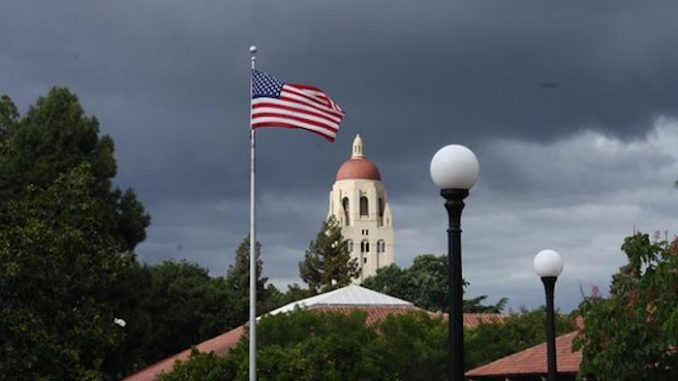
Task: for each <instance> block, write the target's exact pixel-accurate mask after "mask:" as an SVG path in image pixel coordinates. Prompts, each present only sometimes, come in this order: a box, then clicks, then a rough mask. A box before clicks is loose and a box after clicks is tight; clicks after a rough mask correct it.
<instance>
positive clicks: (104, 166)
mask: <svg viewBox="0 0 678 381" xmlns="http://www.w3.org/2000/svg"><path fill="white" fill-rule="evenodd" d="M0 131H2V132H1V133H0V139H2V137H1V135H5V137H4V140H5V141H4V144H3V149H2V150H1V151H0V155H2V156H1V157H0V199H14V198H18V197H22V195H24V194H26V192H25V191H26V187H28V186H33V187H36V188H37V189H46V188H48V187H49V186H50V185H51V184H52V183H53V182H54V180H55V179H57V178H58V177H59V176H60V175H62V174H64V173H67V172H68V171H70V170H72V169H73V168H75V167H78V166H79V165H80V164H82V163H88V165H89V168H90V171H91V174H92V176H93V178H94V181H93V182H92V184H91V186H92V192H93V196H94V197H95V199H96V201H97V203H100V204H101V205H100V206H99V207H98V208H96V209H95V210H92V212H95V213H97V214H98V217H99V219H100V220H101V222H102V223H101V226H100V228H101V232H102V234H107V235H111V236H113V237H115V238H116V241H117V243H118V245H119V250H120V251H131V250H133V249H134V247H135V246H136V245H137V244H138V243H139V242H141V241H143V240H144V238H145V236H146V233H145V229H146V227H147V226H148V225H149V223H150V217H149V216H148V214H147V213H146V212H145V210H144V208H143V206H142V205H141V203H139V202H138V201H137V199H136V196H135V194H134V192H133V191H132V190H129V189H128V190H126V191H124V192H123V191H122V190H120V189H117V188H114V187H113V186H112V182H111V180H112V178H113V177H114V176H115V174H116V163H115V159H114V157H113V140H112V139H111V138H110V137H108V136H103V137H99V122H98V121H97V119H96V118H95V117H88V116H85V114H84V112H83V110H82V108H81V106H80V102H79V101H78V98H77V97H76V96H75V95H74V94H73V93H71V92H70V91H68V90H67V89H65V88H58V87H55V88H52V89H51V90H50V91H49V93H48V94H47V95H46V96H45V97H40V98H38V100H37V102H36V103H35V105H33V106H31V107H30V108H29V109H28V112H27V113H26V115H24V116H22V117H20V118H19V115H18V112H17V110H16V107H15V106H14V105H13V104H12V102H11V99H9V98H8V97H6V96H5V97H3V98H2V100H1V101H0ZM0 206H1V205H0ZM1 212H2V210H1V209H0V216H1V215H2V214H3V213H1ZM0 223H1V222H0Z"/></svg>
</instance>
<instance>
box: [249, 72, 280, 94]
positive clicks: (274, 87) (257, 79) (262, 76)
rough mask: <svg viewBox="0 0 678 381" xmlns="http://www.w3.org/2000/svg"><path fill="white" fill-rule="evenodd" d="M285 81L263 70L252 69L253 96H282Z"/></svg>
mask: <svg viewBox="0 0 678 381" xmlns="http://www.w3.org/2000/svg"><path fill="white" fill-rule="evenodd" d="M283 85H284V83H283V81H281V80H279V79H278V78H276V77H274V76H272V75H269V74H266V73H264V72H263V71H258V70H252V98H280V92H281V91H282V87H283Z"/></svg>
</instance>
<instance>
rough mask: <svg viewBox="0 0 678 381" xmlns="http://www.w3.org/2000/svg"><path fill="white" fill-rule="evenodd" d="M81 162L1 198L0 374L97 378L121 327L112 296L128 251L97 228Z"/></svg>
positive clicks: (131, 261)
mask: <svg viewBox="0 0 678 381" xmlns="http://www.w3.org/2000/svg"><path fill="white" fill-rule="evenodd" d="M95 182H96V179H95V177H94V176H93V175H92V170H91V168H90V165H89V164H88V163H82V164H81V165H80V166H78V167H75V168H74V169H72V170H70V171H68V172H66V173H65V174H62V175H60V176H58V177H57V178H56V179H55V181H54V182H53V183H52V184H51V185H49V186H47V187H46V188H45V189H38V188H37V187H35V186H32V185H31V186H28V187H27V190H26V192H25V194H24V196H23V197H22V198H20V199H18V200H17V199H9V200H7V199H5V200H3V202H2V203H3V212H4V213H3V215H2V220H3V224H2V228H1V229H0V263H1V264H2V266H0V301H1V303H0V321H1V322H2V324H0V337H2V345H1V346H0V379H7V380H9V379H25V380H98V379H101V378H102V377H103V376H105V375H104V374H103V371H102V368H103V364H104V361H105V359H106V357H107V355H108V354H109V353H111V352H114V351H115V350H116V348H117V346H118V345H119V344H120V343H121V341H122V338H123V336H124V331H123V329H121V328H120V327H117V326H115V325H114V324H113V319H114V318H115V317H120V315H118V313H119V312H122V311H120V310H118V307H120V306H121V302H120V300H118V299H116V297H115V296H116V292H117V290H118V287H119V286H118V282H119V281H121V280H124V279H125V278H126V277H127V274H128V273H129V269H130V268H132V267H134V265H135V258H134V256H133V255H131V254H127V253H121V252H120V251H119V250H118V245H117V242H116V240H115V239H114V238H113V237H111V236H110V235H105V234H101V231H102V229H103V228H104V227H105V222H104V221H102V220H100V219H99V218H98V216H99V213H98V199H97V198H96V197H95V195H94V194H93V191H92V189H93V184H94V183H95Z"/></svg>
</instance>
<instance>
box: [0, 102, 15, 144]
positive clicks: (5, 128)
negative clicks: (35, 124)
mask: <svg viewBox="0 0 678 381" xmlns="http://www.w3.org/2000/svg"><path fill="white" fill-rule="evenodd" d="M18 120H19V110H18V109H17V108H16V105H14V102H12V99H10V97H8V96H7V95H3V96H0V155H2V153H3V149H2V147H3V141H5V140H6V139H7V137H8V136H9V134H10V133H11V132H12V130H13V129H14V127H15V126H16V124H17V121H18Z"/></svg>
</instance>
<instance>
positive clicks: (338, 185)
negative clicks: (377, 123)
mask: <svg viewBox="0 0 678 381" xmlns="http://www.w3.org/2000/svg"><path fill="white" fill-rule="evenodd" d="M330 216H334V217H335V218H336V219H337V221H338V222H339V223H340V224H341V233H342V235H343V236H344V239H346V240H348V242H349V243H348V248H349V251H350V252H351V258H356V259H357V260H358V264H359V267H360V269H361V272H360V276H359V277H358V278H356V279H355V280H354V282H355V283H358V284H359V283H361V282H362V281H363V279H365V278H367V277H369V276H371V275H375V274H376V273H377V269H379V268H381V267H384V266H388V265H390V264H392V263H394V262H395V252H394V244H393V225H392V221H391V208H390V206H389V203H388V195H387V194H386V189H384V185H383V183H382V182H381V174H380V173H379V169H377V166H376V165H374V163H372V162H371V161H370V160H368V159H367V157H366V156H365V147H364V144H363V140H362V138H361V137H360V135H356V137H355V139H354V140H353V150H352V154H351V158H350V159H348V160H347V161H346V162H344V164H342V165H341V167H339V171H338V172H337V177H336V181H335V183H334V185H333V186H332V190H331V191H330V200H329V212H328V213H327V218H329V217H330Z"/></svg>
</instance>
